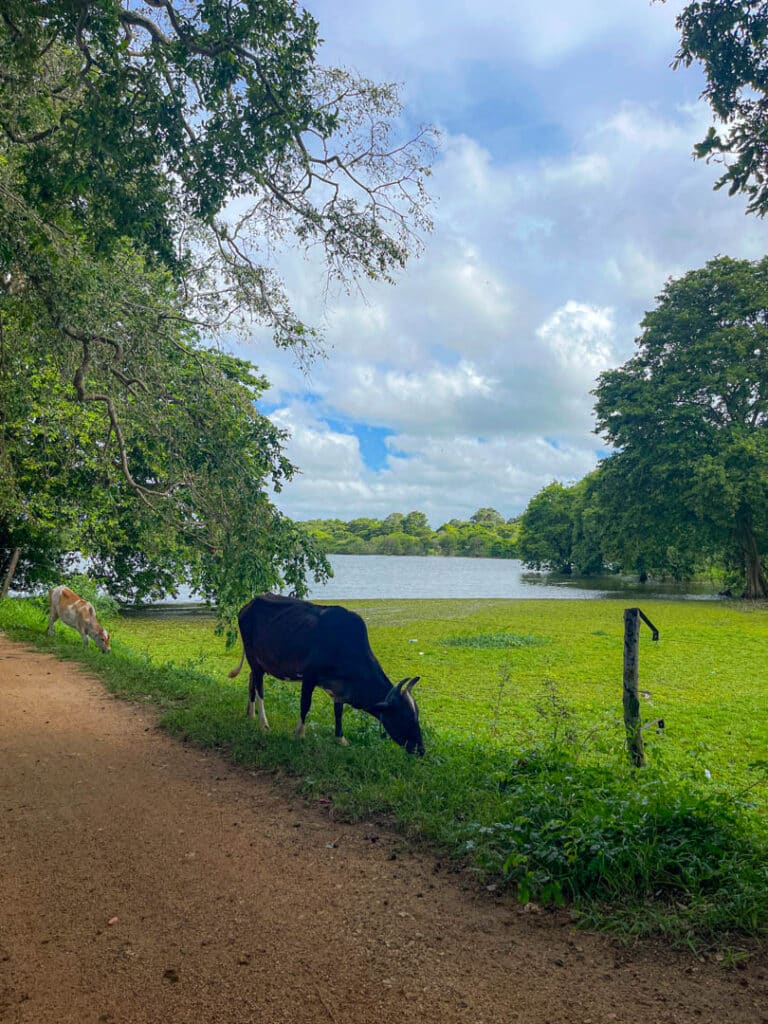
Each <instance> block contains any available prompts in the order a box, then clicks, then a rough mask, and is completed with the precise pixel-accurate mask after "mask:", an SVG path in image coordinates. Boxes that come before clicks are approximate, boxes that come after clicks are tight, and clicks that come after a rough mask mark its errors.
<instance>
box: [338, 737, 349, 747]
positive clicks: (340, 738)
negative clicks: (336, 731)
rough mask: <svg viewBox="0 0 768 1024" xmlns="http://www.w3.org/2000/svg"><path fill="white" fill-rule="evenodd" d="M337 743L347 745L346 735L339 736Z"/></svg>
mask: <svg viewBox="0 0 768 1024" xmlns="http://www.w3.org/2000/svg"><path fill="white" fill-rule="evenodd" d="M339 743H340V744H341V745H342V747H348V746H349V740H348V739H347V737H346V736H340V737H339Z"/></svg>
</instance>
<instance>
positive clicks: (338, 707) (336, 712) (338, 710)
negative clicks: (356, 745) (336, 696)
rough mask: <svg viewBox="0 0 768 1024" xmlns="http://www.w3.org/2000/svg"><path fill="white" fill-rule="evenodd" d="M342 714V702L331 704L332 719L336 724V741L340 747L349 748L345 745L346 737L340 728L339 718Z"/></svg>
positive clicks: (336, 701)
mask: <svg viewBox="0 0 768 1024" xmlns="http://www.w3.org/2000/svg"><path fill="white" fill-rule="evenodd" d="M343 714H344V701H343V700H334V702H333V717H334V720H335V722H336V739H337V740H338V741H339V743H340V744H341V745H342V747H346V746H349V744H348V743H347V739H346V736H345V735H344V732H343V730H342V728H341V716H342V715H343Z"/></svg>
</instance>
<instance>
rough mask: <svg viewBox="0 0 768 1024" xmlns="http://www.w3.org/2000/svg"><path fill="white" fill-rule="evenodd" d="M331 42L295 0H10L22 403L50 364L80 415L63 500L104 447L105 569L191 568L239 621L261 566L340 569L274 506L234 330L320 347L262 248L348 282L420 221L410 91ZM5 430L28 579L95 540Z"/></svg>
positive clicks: (2, 260) (5, 139)
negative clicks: (56, 514)
mask: <svg viewBox="0 0 768 1024" xmlns="http://www.w3.org/2000/svg"><path fill="white" fill-rule="evenodd" d="M316 48H317V25H316V23H315V21H314V19H312V17H311V16H310V15H309V14H307V13H305V12H302V11H300V10H299V9H298V8H297V7H296V6H295V5H294V4H293V3H291V2H290V0H258V2H257V0H190V2H185V3H183V4H182V3H175V2H173V0H147V2H146V3H135V2H133V0H99V2H95V0H93V2H90V0H81V2H78V3H77V4H72V3H71V2H70V0H45V2H43V0H31V2H30V0H5V2H4V3H3V4H2V10H0V329H1V330H2V336H3V345H4V346H5V348H6V351H7V352H9V353H10V354H11V355H10V356H9V357H8V359H7V360H6V370H7V372H6V378H5V397H7V395H8V393H9V391H13V382H14V380H21V381H22V382H23V385H22V387H21V391H22V392H24V390H25V386H26V382H27V378H28V379H29V381H30V382H34V380H36V379H38V378H40V375H45V374H49V373H51V372H54V371H55V373H56V374H57V376H56V388H57V390H56V394H57V396H58V399H60V402H61V403H63V405H61V404H60V406H58V407H57V408H58V413H57V414H56V415H57V416H58V415H59V413H60V414H61V417H60V421H61V424H63V423H64V421H65V420H66V419H67V417H68V416H69V415H70V413H69V411H67V410H65V409H64V406H65V405H67V404H70V405H76V406H78V407H81V411H82V410H85V411H87V415H86V416H85V417H84V419H82V420H80V419H78V418H77V416H75V419H76V420H77V429H76V430H75V431H74V432H70V433H68V434H67V438H68V445H69V447H67V449H66V450H67V452H69V453H70V456H71V457H69V463H68V469H67V474H69V473H71V474H72V475H71V477H69V481H70V498H71V496H72V490H73V489H74V488H75V487H78V488H82V487H84V486H85V482H84V481H83V476H84V474H85V470H86V468H87V467H88V466H90V465H91V463H93V462H94V460H96V461H97V462H98V465H96V466H94V467H92V468H93V471H94V474H95V475H94V478H93V479H94V480H96V481H98V487H97V488H96V489H95V490H94V495H98V497H99V505H98V508H99V516H98V521H99V522H102V523H104V522H107V521H113V525H114V527H115V529H116V530H117V532H118V533H119V535H120V537H121V538H122V539H121V542H120V544H117V543H116V542H113V541H111V540H109V538H108V536H107V534H108V531H107V530H106V529H103V530H101V532H100V534H99V537H98V546H97V548H92V549H91V550H92V551H98V554H99V558H100V562H101V565H102V566H103V567H105V568H106V567H111V568H112V569H113V570H114V571H117V570H118V568H119V569H120V571H127V570H128V568H129V563H130V567H131V568H132V570H135V574H134V576H133V577H132V580H133V583H132V584H131V586H133V584H134V583H135V585H136V587H137V590H138V591H141V590H143V591H145V592H146V580H147V574H148V573H151V565H152V564H154V562H155V559H156V557H159V556H163V557H164V558H165V562H164V563H163V562H162V559H161V564H163V565H165V566H166V568H168V572H169V573H170V575H169V576H167V577H166V576H163V575H161V577H160V578H161V579H162V580H163V581H164V583H163V586H165V584H166V583H168V584H169V585H170V583H171V581H172V580H178V578H179V575H180V573H181V571H182V569H181V563H182V561H185V564H186V565H187V567H188V571H189V573H190V574H191V576H190V579H191V581H192V582H193V584H194V585H196V586H199V587H200V588H202V591H203V592H204V593H206V594H208V593H215V594H216V596H217V599H218V602H219V607H220V609H223V610H225V611H226V613H227V614H231V611H232V608H233V607H234V606H235V605H236V603H237V601H238V600H241V599H242V597H244V596H247V593H248V592H249V591H248V590H247V589H246V588H251V587H252V586H253V585H254V580H255V579H257V578H258V579H259V580H261V581H262V584H268V585H276V584H277V583H278V582H283V581H284V582H286V583H289V584H291V585H294V584H295V585H296V586H297V587H299V588H300V587H301V586H302V585H303V584H302V573H303V572H305V571H306V570H307V569H308V568H309V567H314V568H316V569H318V571H320V572H323V571H324V569H323V563H322V560H320V561H318V557H317V553H316V551H315V549H314V548H313V546H312V544H311V542H309V540H308V539H307V536H306V535H305V534H304V533H303V532H302V531H300V530H298V529H296V528H295V527H293V525H292V524H289V523H288V522H287V520H285V519H284V518H283V517H280V516H279V515H278V514H277V512H276V510H275V508H274V506H273V505H272V504H271V503H270V502H269V500H268V498H267V494H266V487H267V486H268V485H269V486H276V487H278V488H279V486H280V485H281V483H282V482H284V481H285V480H287V479H289V478H290V476H291V474H292V472H293V467H292V466H290V464H289V463H288V462H287V461H286V460H285V458H284V456H283V455H282V450H281V443H282V440H283V436H282V435H281V434H280V432H279V431H276V430H274V428H272V427H271V425H270V424H269V423H268V421H266V420H264V418H263V417H259V416H257V415H256V413H255V411H254V410H253V400H254V398H255V397H257V396H258V394H259V393H261V391H262V390H263V387H264V386H265V382H264V381H263V379H262V378H261V377H259V375H258V373H257V372H256V371H255V370H254V368H253V367H251V366H249V365H248V364H246V363H244V362H243V361H238V360H232V359H231V358H230V357H228V356H225V355H223V354H222V353H221V352H220V351H219V350H218V348H217V347H216V342H217V341H218V340H219V339H220V338H221V337H222V336H223V332H229V331H232V330H234V329H235V328H238V327H239V328H240V329H242V330H243V331H247V330H249V329H250V327H251V326H252V325H253V324H254V323H259V324H263V325H267V326H269V327H270V328H271V329H272V330H273V333H274V338H275V341H276V342H277V343H278V344H279V345H285V346H290V347H292V348H293V350H294V351H295V352H296V354H297V357H298V358H299V359H302V360H307V359H309V358H311V356H312V354H313V352H314V351H315V350H316V349H317V346H318V345H319V344H320V341H319V339H318V338H317V336H316V335H315V333H314V331H313V330H312V328H311V327H308V326H307V325H305V324H303V323H301V322H300V321H299V320H298V319H297V317H296V316H295V315H294V313H293V312H292V310H291V308H290V305H289V303H288V301H287V298H286V296H285V293H284V290H283V288H282V286H281V284H280V282H279V280H278V279H277V278H276V277H275V275H274V273H273V272H272V270H271V269H270V267H269V264H268V263H267V262H265V260H266V259H267V258H268V255H269V253H270V252H272V251H273V249H274V247H275V246H276V245H277V244H279V243H280V242H281V241H282V240H284V239H288V238H289V237H290V238H291V239H292V240H293V242H294V243H295V244H296V245H298V246H299V247H304V248H306V249H308V248H310V247H311V248H312V249H313V250H315V251H319V252H322V253H323V254H324V257H325V261H326V268H327V272H328V274H329V275H331V276H332V277H336V278H339V279H341V280H349V279H351V278H354V277H356V276H358V275H363V276H367V277H369V278H384V279H390V278H391V277H392V275H393V273H394V271H395V270H397V269H398V268H399V267H401V266H402V265H403V264H404V262H405V260H406V258H407V256H408V254H409V252H410V251H412V250H413V249H414V248H418V245H419V238H418V232H419V231H420V230H421V229H424V228H427V227H428V220H427V218H426V215H425V212H424V211H425V202H426V196H425V193H424V187H423V183H424V177H425V174H426V173H427V171H426V166H425V161H426V160H428V157H429V150H430V145H431V142H430V135H429V132H427V131H419V132H418V133H417V135H416V136H415V138H413V139H412V140H410V142H409V141H408V140H402V139H399V138H395V137H394V136H393V124H394V122H395V120H396V118H397V114H398V112H399V104H398V100H397V93H396V90H395V89H394V88H393V87H392V86H388V85H384V86H378V85H375V84H373V83H371V82H368V81H366V80H364V79H358V78H354V77H353V76H351V75H349V74H347V73H346V72H343V71H339V70H335V69H324V68H322V67H320V66H319V64H318V63H317V59H316ZM19 373H20V374H21V378H19V377H16V376H14V375H16V374H19ZM33 390H34V388H33ZM28 400H29V401H31V402H32V403H33V404H34V401H35V398H34V395H33V394H29V395H26V396H25V395H24V394H23V393H22V395H21V396H20V402H21V404H22V405H23V404H24V402H26V401H28ZM42 415H43V419H44V420H46V422H49V421H52V419H55V418H56V417H55V416H54V415H53V413H52V412H50V411H49V410H46V409H43V411H42ZM73 415H74V414H73ZM14 422H17V421H14ZM0 426H2V430H3V433H2V436H0V459H2V460H3V464H4V467H5V469H6V473H7V474H8V476H7V479H6V480H5V482H4V484H3V485H2V486H0V495H2V497H1V499H0V500H2V502H3V505H2V506H0V515H2V516H4V517H5V518H4V519H3V523H4V526H3V529H4V531H5V532H4V534H3V535H2V536H0V555H1V554H2V548H3V547H8V545H11V546H13V545H16V544H17V543H18V542H21V543H23V544H24V545H25V550H26V552H27V559H26V562H27V568H28V569H30V571H31V564H30V556H31V555H32V553H33V551H38V553H39V549H38V548H35V544H37V543H38V541H40V544H42V546H43V547H44V548H46V550H48V551H49V552H50V553H51V554H52V555H53V552H54V550H56V551H58V552H59V554H60V553H61V552H62V551H63V550H64V549H65V548H66V547H67V546H68V545H71V544H72V543H74V542H81V541H82V542H83V543H85V541H86V540H87V539H88V537H87V535H86V533H85V532H84V529H83V525H82V520H83V515H81V516H80V517H79V518H78V516H77V515H76V514H75V513H76V507H75V503H74V502H72V501H71V502H70V505H71V513H72V514H71V516H70V517H69V519H67V522H68V523H69V520H71V521H72V522H75V523H76V524H77V530H75V532H74V533H67V531H66V529H64V528H63V527H62V524H61V523H58V524H57V525H56V529H53V528H52V529H48V526H49V523H48V519H47V517H46V514H43V513H44V512H45V510H46V509H47V510H52V509H54V508H55V507H56V500H57V498H58V497H60V493H59V492H60V491H61V487H60V485H59V483H57V482H56V481H57V480H59V477H57V476H55V475H54V478H53V480H52V481H51V482H50V483H49V478H48V477H47V476H45V475H44V474H42V473H35V471H34V465H35V464H34V460H33V458H32V457H33V453H34V452H35V451H36V450H37V449H38V448H39V447H40V445H41V444H44V443H45V437H46V435H44V434H40V433H39V434H38V435H37V439H36V442H35V443H36V445H37V448H35V445H34V444H32V445H31V442H30V439H29V436H28V435H25V434H24V432H23V431H22V432H21V433H19V432H18V431H16V430H15V429H13V427H12V424H11V420H10V418H9V417H6V418H5V419H4V420H2V421H0ZM86 426H87V430H86ZM57 429H58V428H57ZM62 429H63V427H62ZM51 443H53V441H52V439H51ZM30 445H31V446H30ZM70 449H71V451H70ZM97 455H98V459H96V456H97ZM45 458H47V459H49V460H50V459H53V458H54V457H53V456H52V455H50V454H46V456H45ZM30 460H32V461H30ZM99 474H101V475H99ZM118 477H120V478H121V479H119V480H118V479H117V478H118ZM57 488H58V490H57ZM77 499H78V500H79V501H80V502H83V508H85V507H86V502H87V501H90V500H91V499H90V498H88V499H86V497H85V496H84V494H82V493H78V494H77ZM93 500H94V501H95V497H94V498H93ZM94 507H95V506H94ZM65 518H66V517H65ZM160 524H164V528H163V529H161V526H160ZM256 524H259V527H258V529H257V528H256ZM150 525H151V529H150ZM60 527H61V528H60ZM57 530H58V535H57V536H56V537H55V543H54V534H56V533H57ZM157 531H159V532H157ZM171 534H174V535H175V536H178V537H179V538H181V539H180V540H179V543H178V546H177V545H170V546H169V545H168V544H167V543H165V541H167V540H168V538H169V537H170V536H171ZM153 538H154V541H155V543H151V541H152V539H153ZM160 538H164V541H161V540H160ZM108 540H109V543H108ZM139 542H141V547H140V548H139V549H138V550H139V552H140V555H139V556H137V555H136V554H135V553H134V554H133V555H130V554H129V552H130V551H131V545H135V544H138V543H139ZM248 545H251V547H250V549H249V548H248ZM177 548H178V555H176V554H174V555H173V558H172V557H171V552H172V551H173V552H176V551H177ZM135 550H137V549H134V551H135ZM249 550H250V555H249V553H248V552H249ZM150 552H151V554H149V553H150ZM57 557H58V556H57ZM137 557H139V561H140V562H141V561H142V559H143V563H142V564H141V565H139V564H137V563H136V558H137ZM225 558H230V559H232V562H231V563H230V567H229V569H228V570H226V569H225V567H224V562H223V560H224V559H225ZM217 560H218V561H217ZM171 562H173V567H171ZM217 564H218V565H219V568H215V566H216V565H217ZM249 566H250V569H249V568H248V567H249ZM257 566H258V567H259V568H257ZM235 574H241V575H238V576H237V580H238V582H237V583H234V582H233V580H234V579H235ZM140 577H141V578H142V579H144V582H142V583H139V579H140ZM238 588H239V594H240V596H239V597H238V594H237V593H236V592H238ZM161 589H162V588H161Z"/></svg>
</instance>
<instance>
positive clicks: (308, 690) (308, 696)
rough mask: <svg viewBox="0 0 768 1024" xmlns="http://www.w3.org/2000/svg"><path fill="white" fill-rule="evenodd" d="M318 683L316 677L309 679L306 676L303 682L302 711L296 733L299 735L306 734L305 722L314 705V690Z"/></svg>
mask: <svg viewBox="0 0 768 1024" xmlns="http://www.w3.org/2000/svg"><path fill="white" fill-rule="evenodd" d="M315 686H316V683H315V681H314V679H307V678H306V677H305V678H304V680H303V681H302V684H301V711H300V717H299V722H298V725H297V726H296V735H297V736H298V737H300V738H301V737H303V736H304V731H305V730H304V724H305V722H306V720H307V715H308V714H309V709H310V707H311V706H312V691H313V690H314V688H315Z"/></svg>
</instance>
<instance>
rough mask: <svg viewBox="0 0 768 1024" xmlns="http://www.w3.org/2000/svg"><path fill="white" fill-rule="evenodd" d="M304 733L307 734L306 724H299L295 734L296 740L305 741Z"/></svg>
mask: <svg viewBox="0 0 768 1024" xmlns="http://www.w3.org/2000/svg"><path fill="white" fill-rule="evenodd" d="M304 732H305V729H304V723H303V722H299V724H298V725H297V726H296V732H295V736H296V739H297V740H303V739H304Z"/></svg>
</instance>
